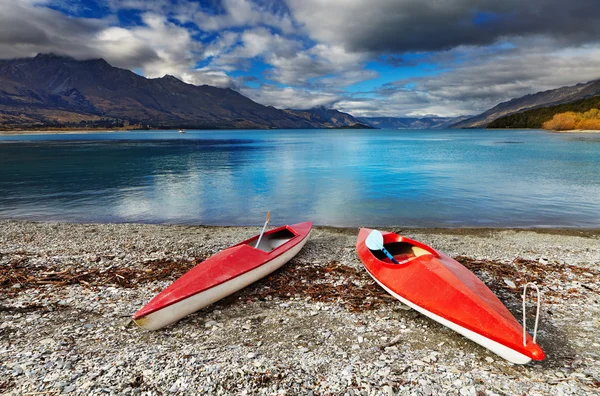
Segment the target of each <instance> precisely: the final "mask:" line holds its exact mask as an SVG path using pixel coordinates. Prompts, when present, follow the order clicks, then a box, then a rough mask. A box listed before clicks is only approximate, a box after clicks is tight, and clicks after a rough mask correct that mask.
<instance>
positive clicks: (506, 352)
mask: <svg viewBox="0 0 600 396" xmlns="http://www.w3.org/2000/svg"><path fill="white" fill-rule="evenodd" d="M367 272H369V271H367ZM369 275H371V277H372V278H373V279H375V277H374V276H373V275H372V274H371V273H370V272H369ZM375 281H376V282H377V283H379V285H380V286H381V287H383V288H384V289H385V291H387V292H388V293H390V294H391V295H392V296H394V297H395V298H397V299H398V300H400V301H402V303H404V304H406V305H408V306H409V307H411V308H412V309H414V310H415V311H418V312H420V313H422V314H423V315H425V316H427V317H428V318H430V319H433V320H435V321H436V322H438V323H440V324H442V325H444V326H446V327H448V328H450V329H452V330H454V331H456V332H457V333H459V334H460V335H462V336H464V337H466V338H468V339H469V340H471V341H473V342H476V343H477V344H479V345H481V346H482V347H484V348H487V349H489V350H490V351H492V352H494V353H495V354H496V355H498V356H500V357H502V358H504V359H506V360H508V361H509V362H511V363H515V364H527V363H529V362H530V361H531V358H530V357H528V356H525V355H523V354H522V353H520V352H517V351H515V350H514V349H511V348H509V347H507V346H505V345H502V344H500V343H499V342H496V341H494V340H491V339H489V338H487V337H484V336H482V335H481V334H478V333H475V332H474V331H472V330H469V329H466V328H464V327H462V326H460V325H457V324H456V323H454V322H451V321H449V320H447V319H444V318H442V317H441V316H439V315H436V314H434V313H432V312H429V311H428V310H426V309H424V308H422V307H420V306H418V305H416V304H414V303H412V302H410V301H409V300H407V299H405V298H404V297H401V296H399V295H398V294H396V293H394V292H393V291H392V290H390V289H389V288H387V287H386V286H385V285H384V284H382V283H381V282H379V281H378V280H377V279H375Z"/></svg>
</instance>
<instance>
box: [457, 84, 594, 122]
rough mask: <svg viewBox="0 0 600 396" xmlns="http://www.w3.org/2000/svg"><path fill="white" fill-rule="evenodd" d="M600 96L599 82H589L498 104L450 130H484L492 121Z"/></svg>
mask: <svg viewBox="0 0 600 396" xmlns="http://www.w3.org/2000/svg"><path fill="white" fill-rule="evenodd" d="M596 95H600V80H594V81H589V82H586V83H581V84H577V85H574V86H570V87H562V88H557V89H552V90H549V91H544V92H538V93H536V94H531V95H526V96H523V97H520V98H516V99H512V100H509V101H508V102H504V103H500V104H499V105H497V106H495V107H493V108H491V109H490V110H488V111H486V112H484V113H481V114H479V115H477V116H475V117H471V118H468V119H466V120H464V121H461V122H458V123H455V124H453V125H452V126H451V127H452V128H485V127H486V126H488V124H490V123H491V122H492V121H494V120H496V119H498V118H500V117H504V116H508V115H511V114H515V113H518V112H522V111H525V110H530V109H534V108H538V107H547V106H553V105H559V104H563V103H568V102H573V101H576V100H579V99H585V98H588V97H591V96H596Z"/></svg>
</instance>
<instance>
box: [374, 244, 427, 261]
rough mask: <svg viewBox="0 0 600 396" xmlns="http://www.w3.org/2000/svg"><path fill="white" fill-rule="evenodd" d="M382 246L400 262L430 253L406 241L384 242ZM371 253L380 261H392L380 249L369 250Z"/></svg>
mask: <svg viewBox="0 0 600 396" xmlns="http://www.w3.org/2000/svg"><path fill="white" fill-rule="evenodd" d="M384 247H385V249H386V250H387V251H388V252H390V254H391V255H392V256H394V258H395V259H396V260H397V261H398V263H400V264H405V263H408V262H409V261H411V260H414V259H415V258H417V257H420V256H423V255H425V254H431V253H429V252H428V251H427V250H424V249H421V248H420V247H417V246H414V245H411V244H410V243H406V242H392V243H386V244H385V245H384ZM371 253H373V255H374V256H375V257H377V259H379V260H381V261H384V262H386V263H390V264H391V263H392V260H390V259H389V258H388V257H387V256H386V255H385V253H383V252H382V251H381V250H371Z"/></svg>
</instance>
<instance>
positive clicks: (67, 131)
mask: <svg viewBox="0 0 600 396" xmlns="http://www.w3.org/2000/svg"><path fill="white" fill-rule="evenodd" d="M140 130H142V129H40V130H23V131H21V130H18V131H17V130H15V131H2V130H0V135H4V136H18V135H38V134H40V135H42V134H43V135H72V134H78V133H113V132H132V131H140ZM174 130H176V129H174Z"/></svg>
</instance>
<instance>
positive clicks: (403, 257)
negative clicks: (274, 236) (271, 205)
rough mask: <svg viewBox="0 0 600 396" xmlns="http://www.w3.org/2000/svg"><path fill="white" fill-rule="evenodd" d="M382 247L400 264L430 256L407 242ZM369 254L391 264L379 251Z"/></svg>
mask: <svg viewBox="0 0 600 396" xmlns="http://www.w3.org/2000/svg"><path fill="white" fill-rule="evenodd" d="M261 245H262V242H261ZM383 246H384V247H385V249H386V250H387V251H388V252H390V254H391V255H392V256H394V258H395V259H396V260H397V261H398V262H399V263H400V264H405V263H408V262H409V261H411V260H413V259H415V258H417V257H421V256H423V255H426V254H431V252H428V251H427V250H425V249H423V248H420V247H419V246H415V245H413V244H411V243H408V242H391V243H386V244H384V245H383ZM371 253H373V255H374V256H375V257H376V258H377V259H378V260H380V261H384V262H386V263H390V264H391V263H392V260H390V259H389V258H388V257H387V256H386V255H385V253H383V252H382V251H381V250H371Z"/></svg>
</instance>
